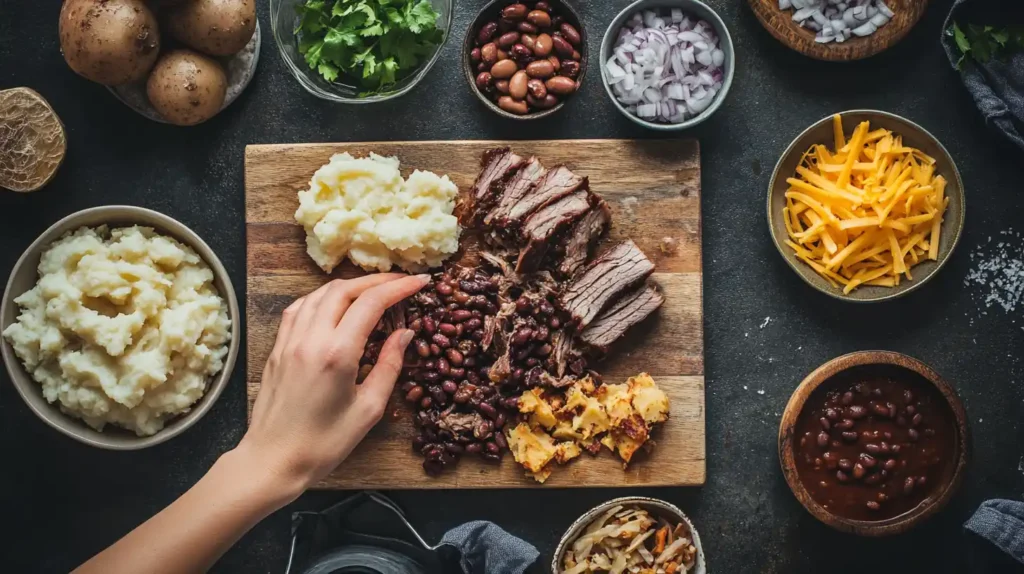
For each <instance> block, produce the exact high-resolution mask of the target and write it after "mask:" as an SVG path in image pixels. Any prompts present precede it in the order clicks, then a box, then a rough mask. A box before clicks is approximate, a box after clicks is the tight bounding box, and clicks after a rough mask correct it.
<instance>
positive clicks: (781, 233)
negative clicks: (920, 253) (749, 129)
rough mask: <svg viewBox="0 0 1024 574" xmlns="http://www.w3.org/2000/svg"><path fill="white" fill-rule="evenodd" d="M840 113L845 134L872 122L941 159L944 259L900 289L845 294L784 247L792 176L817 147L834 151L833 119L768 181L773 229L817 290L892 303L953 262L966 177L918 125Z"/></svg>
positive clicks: (789, 153)
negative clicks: (946, 203)
mask: <svg viewBox="0 0 1024 574" xmlns="http://www.w3.org/2000/svg"><path fill="white" fill-rule="evenodd" d="M840 115H841V116H842V118H843V130H844V131H845V132H846V133H850V132H852V131H853V129H854V128H856V127H857V124H859V123H860V122H862V121H865V120H867V121H870V122H871V127H872V128H873V129H874V128H885V129H887V130H891V131H892V132H893V133H894V134H898V135H901V136H903V141H904V142H905V143H906V144H907V145H909V146H913V147H915V148H917V149H919V150H921V151H923V152H925V153H926V154H928V155H930V156H932V157H933V158H935V161H936V173H937V174H939V175H942V176H943V177H945V178H946V196H947V197H948V198H949V207H947V208H946V214H945V216H944V217H945V219H944V221H943V223H942V229H941V231H940V232H939V256H938V260H937V261H922V262H921V263H919V264H917V265H915V266H914V267H913V268H912V269H911V272H912V274H913V276H914V279H913V280H910V281H907V280H904V281H901V282H900V284H899V285H897V286H895V287H882V286H875V285H862V286H860V287H858V288H857V289H855V290H854V291H852V292H851V293H850V294H844V293H843V290H842V289H837V288H835V287H833V286H832V285H831V284H829V282H828V281H826V280H825V278H824V277H822V276H821V275H818V273H817V272H816V271H815V270H814V269H811V267H810V266H809V265H807V264H806V263H804V262H803V261H801V260H800V258H799V257H797V256H796V254H795V253H794V252H793V250H792V249H791V248H790V247H789V246H788V245H786V244H785V243H784V241H785V240H786V239H787V238H788V234H787V232H786V223H785V220H784V219H783V216H782V209H783V208H784V207H786V190H787V189H789V184H788V183H786V178H788V177H792V176H793V174H795V173H796V168H797V165H799V164H800V159H801V157H803V154H804V152H805V151H807V148H809V147H810V146H811V145H813V144H826V145H827V146H828V147H829V148H830V149H831V147H833V136H832V116H831V115H830V116H828V117H825V118H822V119H820V120H818V121H817V122H815V123H814V124H813V125H811V127H809V128H807V129H806V130H804V131H803V133H801V134H800V135H798V136H797V137H796V139H794V140H793V141H792V143H790V144H789V147H787V148H786V151H784V152H783V153H782V157H780V158H779V162H778V163H777V164H775V171H774V172H773V173H772V178H771V180H770V181H769V182H768V229H769V231H770V232H771V235H772V241H773V242H774V243H775V247H776V248H777V249H778V250H779V253H780V254H782V258H783V259H785V260H786V263H787V264H788V265H789V266H790V268H792V269H793V271H796V273H797V275H799V276H800V278H801V279H803V280H804V282H805V283H807V284H808V285H810V286H811V287H814V288H815V289H817V290H818V291H821V292H822V293H824V294H826V295H828V296H830V297H834V298H836V299H839V300H841V301H849V302H853V303H875V302H879V301H888V300H890V299H895V298H897V297H901V296H903V295H906V294H908V293H910V292H911V291H914V290H916V289H918V288H919V287H921V286H922V285H924V284H925V283H927V282H928V280H929V279H931V278H932V277H933V276H934V275H935V274H936V273H938V272H939V270H940V269H942V267H943V266H944V265H945V264H946V261H948V260H949V256H950V254H951V253H953V250H954V249H956V246H957V243H959V242H960V235H961V232H962V231H963V228H964V211H965V199H964V182H963V180H962V179H961V178H960V170H958V169H957V167H956V163H955V162H954V161H953V157H952V156H951V155H950V154H949V151H948V150H946V148H945V146H943V145H942V143H941V142H939V140H938V139H937V138H936V137H935V136H933V135H932V134H931V133H929V132H928V130H926V129H924V128H923V127H921V126H919V125H918V124H915V123H914V122H912V121H910V120H908V119H906V118H903V117H900V116H897V115H896V114H890V113H889V112H882V111H878V110H848V111H845V112H840Z"/></svg>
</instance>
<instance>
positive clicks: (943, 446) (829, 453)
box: [779, 351, 968, 536]
mask: <svg viewBox="0 0 1024 574" xmlns="http://www.w3.org/2000/svg"><path fill="white" fill-rule="evenodd" d="M967 437H968V434H967V416H966V414H965V413H964V408H963V405H962V404H961V403H960V399H959V398H958V397H957V395H956V392H955V391H954V390H953V388H952V387H951V386H950V385H949V384H948V383H947V382H946V381H944V380H943V379H942V377H941V376H940V375H939V374H938V373H936V372H935V371H934V370H932V369H931V368H930V367H928V366H927V365H925V364H924V363H922V362H920V361H918V360H917V359H914V358H911V357H908V356H906V355H901V354H899V353H893V352H888V351H863V352H859V353H852V354H849V355H844V356H842V357H838V358H836V359H833V360H831V361H829V362H827V363H825V364H824V365H822V366H821V367H818V369H816V370H815V371H814V372H813V373H811V374H810V375H808V376H807V378H806V379H804V380H803V382H802V383H800V386H799V387H797V389H796V391H795V392H794V393H793V396H792V397H791V398H790V400H789V403H788V404H787V405H786V410H785V412H784V413H783V415H782V423H781V424H780V426H779V459H780V460H781V463H782V472H783V474H784V475H785V477H786V482H787V483H788V484H789V487H790V489H792V491H793V494H794V495H796V497H797V499H798V500H799V501H800V503H801V504H802V505H803V506H804V508H806V509H807V510H808V511H809V512H810V513H811V514H813V515H814V517H815V518H817V519H818V520H820V521H822V522H824V523H825V524H827V525H829V526H831V527H833V528H835V529H837V530H841V531H843V532H849V533H853V534H859V535H863V536H884V535H890V534H898V533H901V532H905V531H907V530H909V529H910V528H913V527H914V526H916V525H917V524H920V523H921V522H923V521H924V520H926V519H927V518H928V517H929V516H931V515H933V514H935V513H936V512H938V511H939V510H940V509H941V508H942V507H943V506H945V504H946V503H947V502H948V501H949V499H950V498H951V497H952V496H953V494H954V492H955V491H956V490H957V488H958V487H959V486H960V483H961V481H962V479H963V475H964V469H965V467H966V465H967V455H968V452H967V451H968V440H967Z"/></svg>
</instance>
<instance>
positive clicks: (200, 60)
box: [146, 49, 228, 126]
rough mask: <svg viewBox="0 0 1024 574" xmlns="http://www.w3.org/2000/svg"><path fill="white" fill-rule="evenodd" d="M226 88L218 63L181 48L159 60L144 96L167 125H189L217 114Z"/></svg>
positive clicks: (224, 78) (222, 72)
mask: <svg viewBox="0 0 1024 574" xmlns="http://www.w3.org/2000/svg"><path fill="white" fill-rule="evenodd" d="M227 88H228V80H227V75H226V74H225V73H224V68H223V67H221V65H220V63H218V62H217V61H216V60H214V59H213V58H210V57H209V56H205V55H203V54H200V53H198V52H193V51H192V50H184V49H182V50H171V51H169V52H166V53H165V54H164V55H162V56H161V57H160V60H159V61H158V62H157V63H156V66H154V67H153V72H152V73H151V74H150V75H149V81H148V82H147V83H146V95H147V96H149V103H151V104H152V105H153V108H154V109H156V111H157V112H158V113H159V114H160V116H161V117H162V118H164V119H165V120H167V121H168V122H170V123H172V124H176V125H179V126H193V125H196V124H199V123H202V122H205V121H206V120H208V119H210V118H212V117H213V116H215V115H217V113H218V112H219V111H220V109H221V107H222V106H223V105H224V95H225V94H226V93H227Z"/></svg>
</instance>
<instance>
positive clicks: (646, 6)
mask: <svg viewBox="0 0 1024 574" xmlns="http://www.w3.org/2000/svg"><path fill="white" fill-rule="evenodd" d="M661 8H681V9H682V10H683V13H684V14H688V15H692V16H696V17H697V18H699V19H701V20H705V21H707V22H708V23H710V24H711V25H712V26H714V27H715V32H716V33H717V34H718V47H719V48H720V49H721V50H722V52H723V53H724V54H725V62H724V63H723V64H722V66H723V67H724V68H725V71H724V72H723V73H724V74H725V76H724V78H723V79H722V89H721V91H719V92H718V95H716V96H715V100H714V101H713V102H711V105H710V106H708V109H706V110H704V111H703V112H701V113H700V114H698V115H696V116H694V117H692V118H690V119H688V120H686V121H684V122H681V123H678V124H666V123H660V122H649V121H647V120H644V119H640V118H639V117H638V116H636V115H634V114H631V113H629V111H628V110H626V107H625V106H623V105H622V104H620V103H619V100H617V99H615V92H613V91H612V86H611V84H609V83H608V79H609V78H608V70H606V69H605V66H604V64H605V62H607V61H608V58H610V57H611V56H612V47H613V46H614V44H615V41H616V40H617V39H618V37H619V30H621V29H622V27H623V26H624V25H625V23H626V21H627V20H629V19H630V18H632V17H633V14H635V13H636V12H639V11H641V10H656V9H661ZM599 54H600V55H601V58H600V61H599V62H598V66H600V68H601V83H602V84H604V90H605V92H607V93H608V97H609V98H611V100H612V104H613V105H614V106H615V107H616V109H618V110H619V112H621V113H622V115H624V116H626V117H627V118H629V119H630V120H631V121H632V122H633V123H635V124H638V125H641V126H643V127H645V128H650V129H652V130H656V131H661V132H675V131H680V130H685V129H687V128H692V127H694V126H696V125H698V124H701V123H703V122H704V120H706V119H708V118H710V117H711V115H712V114H714V113H715V112H716V111H717V110H718V108H720V107H721V106H722V102H724V101H725V98H726V97H727V96H728V95H729V88H730V87H731V86H732V78H733V75H734V73H735V70H736V52H735V50H734V49H733V45H732V36H730V35H729V28H727V27H726V26H725V22H724V21H722V18H721V17H720V16H719V15H718V13H717V12H715V11H714V10H712V9H711V7H710V6H708V5H707V4H705V3H703V2H699V1H698V0H638V1H637V2H634V3H632V4H630V5H629V6H627V7H626V8H625V9H624V10H622V11H621V12H619V13H618V15H617V16H615V19H614V20H612V23H611V25H610V26H608V30H606V31H605V33H604V39H602V40H601V51H600V52H599Z"/></svg>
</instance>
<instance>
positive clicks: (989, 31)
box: [946, 22, 1024, 70]
mask: <svg viewBox="0 0 1024 574" xmlns="http://www.w3.org/2000/svg"><path fill="white" fill-rule="evenodd" d="M946 34H947V35H948V36H951V37H952V38H953V42H954V43H955V44H956V47H957V49H958V50H959V51H960V58H959V59H958V60H957V63H956V68H957V69H958V70H959V69H961V68H962V66H963V63H964V62H965V61H967V59H968V58H970V59H972V60H974V61H976V62H978V63H982V64H984V63H986V62H988V61H990V60H992V59H993V58H1000V57H1002V56H1005V55H1006V54H1007V53H1008V51H1009V50H1018V49H1022V48H1024V29H1020V28H1015V29H1007V28H1002V29H999V28H996V27H995V26H992V25H987V24H986V25H979V24H974V23H971V24H968V25H967V28H966V30H965V29H964V28H961V27H960V24H959V22H953V25H952V26H950V27H949V29H948V30H946Z"/></svg>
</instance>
